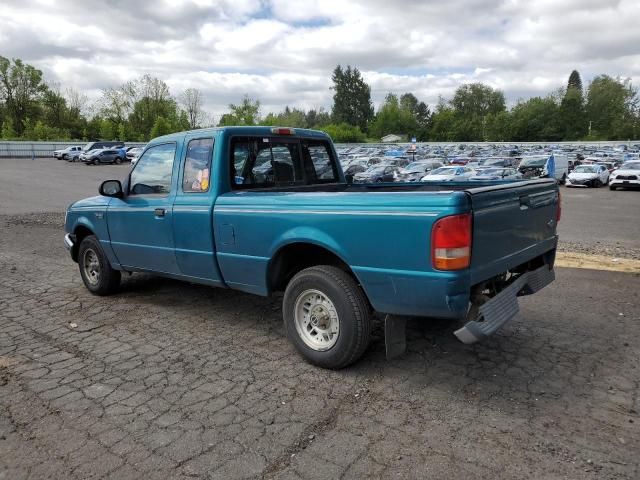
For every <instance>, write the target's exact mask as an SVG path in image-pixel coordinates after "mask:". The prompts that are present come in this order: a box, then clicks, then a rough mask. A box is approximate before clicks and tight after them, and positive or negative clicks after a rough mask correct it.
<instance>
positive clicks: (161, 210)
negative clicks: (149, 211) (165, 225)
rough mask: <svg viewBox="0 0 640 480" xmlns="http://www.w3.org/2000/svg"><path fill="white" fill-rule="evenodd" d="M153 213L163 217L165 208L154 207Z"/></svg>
mask: <svg viewBox="0 0 640 480" xmlns="http://www.w3.org/2000/svg"><path fill="white" fill-rule="evenodd" d="M153 213H154V215H155V216H156V217H164V214H165V210H164V208H156V209H155V210H154V211H153Z"/></svg>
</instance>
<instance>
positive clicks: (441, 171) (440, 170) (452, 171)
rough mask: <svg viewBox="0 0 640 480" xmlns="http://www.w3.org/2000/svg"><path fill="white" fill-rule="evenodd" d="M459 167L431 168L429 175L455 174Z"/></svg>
mask: <svg viewBox="0 0 640 480" xmlns="http://www.w3.org/2000/svg"><path fill="white" fill-rule="evenodd" d="M456 171H457V169H456V168H445V167H442V168H436V169H435V170H431V173H429V175H455V174H456Z"/></svg>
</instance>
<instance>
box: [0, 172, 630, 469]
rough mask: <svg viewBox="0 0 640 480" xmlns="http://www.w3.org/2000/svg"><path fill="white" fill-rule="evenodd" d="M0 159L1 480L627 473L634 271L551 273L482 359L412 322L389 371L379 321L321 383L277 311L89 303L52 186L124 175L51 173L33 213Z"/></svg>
mask: <svg viewBox="0 0 640 480" xmlns="http://www.w3.org/2000/svg"><path fill="white" fill-rule="evenodd" d="M3 162H5V161H4V160H2V161H0V214H1V215H0V479H2V480H4V479H7V480H9V479H10V480H14V479H23V478H25V479H27V478H28V479H31V478H33V479H41V478H54V479H86V478H113V479H118V480H121V479H129V478H132V479H140V478H144V479H147V478H151V479H153V478H159V479H166V478H220V479H232V478H268V479H313V478H319V479H324V478H446V479H451V478H461V479H462V478H464V479H467V478H492V479H493V478H514V479H515V478H518V479H522V478H570V479H573V478H589V479H590V478H593V479H602V478H612V479H637V478H639V477H640V455H638V452H640V430H639V429H640V416H639V415H638V411H639V410H640V404H639V403H640V401H639V392H640V345H639V344H638V340H637V339H638V337H639V335H640V308H639V306H638V303H639V299H638V291H639V288H638V287H639V286H640V277H639V276H638V275H637V274H632V273H618V272H604V271H595V270H578V269H564V268H561V269H558V270H557V280H556V282H555V283H554V284H553V285H552V286H550V287H549V288H546V289H545V290H543V291H541V292H540V293H538V294H537V295H534V296H531V297H524V298H522V299H521V302H520V305H521V312H520V314H519V315H518V316H517V317H516V319H514V321H513V322H511V323H510V324H508V325H507V326H506V327H505V328H504V329H503V330H501V331H500V332H499V333H498V334H497V335H496V336H494V337H492V338H491V339H489V340H488V341H486V342H484V343H481V344H476V345H471V346H469V345H464V344H461V343H459V342H458V341H457V340H456V339H455V337H454V336H453V333H452V332H453V330H455V328H456V327H457V326H456V325H454V324H452V323H450V322H443V321H434V320H427V319H416V320H412V321H411V322H410V324H409V332H408V352H407V353H406V354H405V355H404V356H402V357H400V358H397V359H395V360H393V361H386V360H385V357H384V342H383V338H382V331H381V325H380V323H377V324H376V328H375V329H374V338H373V341H372V343H371V346H370V347H369V349H368V351H367V352H366V354H365V355H364V357H363V358H362V359H361V360H360V361H359V362H358V363H357V364H356V365H354V366H353V367H350V368H347V369H344V370H341V371H338V372H333V371H327V370H322V369H319V368H315V367H313V366H310V365H308V364H306V363H305V362H304V361H303V360H302V359H301V358H300V357H299V356H298V355H297V354H296V352H295V351H294V349H293V347H292V346H291V345H289V343H288V342H287V340H286V338H285V337H284V333H283V328H282V320H281V299H280V298H260V297H255V296H250V295H247V294H243V293H239V292H233V291H226V290H220V289H212V288H208V287H204V286H196V285H190V284H185V283H180V282H176V281H172V280H167V279H161V278H156V277H152V276H147V275H133V276H130V277H125V278H124V281H123V285H122V288H121V291H120V293H119V294H117V295H115V296H112V297H107V298H100V297H95V296H92V295H91V294H89V293H88V292H87V291H86V290H85V289H84V287H83V285H82V282H81V280H80V276H79V274H78V271H77V265H76V264H74V263H73V262H72V261H71V260H70V259H69V258H68V256H67V253H66V251H65V250H64V248H63V247H62V242H61V239H62V229H61V227H60V222H61V221H62V214H61V213H60V212H61V208H59V207H58V203H63V204H64V202H66V200H67V199H66V197H67V196H69V195H70V193H69V192H68V191H66V190H65V189H64V188H63V187H64V186H65V185H66V184H65V183H64V182H65V181H66V180H60V183H57V182H58V179H57V178H56V177H55V175H56V172H73V173H67V174H65V178H68V177H70V178H71V179H72V180H70V181H69V182H68V183H69V184H71V183H72V181H75V180H74V177H73V175H77V176H78V177H79V178H85V180H84V182H85V183H86V182H88V181H90V182H93V183H94V184H95V182H96V181H97V179H96V178H94V177H98V176H100V175H105V178H106V175H111V176H113V175H112V174H111V172H113V171H115V169H119V170H117V171H119V172H120V173H123V172H124V167H113V168H112V167H104V168H100V167H97V168H95V169H90V168H87V167H84V166H80V165H72V164H62V163H59V162H54V161H48V162H49V163H48V164H46V168H48V169H49V168H50V169H51V172H52V173H50V177H49V179H50V180H49V181H50V183H49V188H50V189H51V190H53V193H52V192H51V191H49V192H48V193H47V198H46V199H44V200H43V199H35V200H34V201H33V207H32V208H31V209H29V208H26V207H24V205H20V208H17V207H14V206H12V204H11V201H10V200H8V199H7V197H8V196H9V195H10V194H9V193H7V192H9V190H8V189H5V188H4V187H5V182H6V181H9V180H7V179H11V178H12V177H11V174H10V173H7V172H8V170H6V169H5V167H4V163H3ZM43 162H44V161H43ZM43 164H44V163H43ZM12 168H13V167H12ZM16 168H17V167H16ZM18 170H19V169H18ZM18 170H16V171H18ZM85 171H86V172H87V173H84V172H85ZM81 176H83V177H81ZM87 179H89V180H87ZM52 185H57V187H53V186H52ZM56 188H58V190H57V192H58V193H56ZM65 188H66V187H65ZM70 188H71V187H70ZM82 188H85V187H80V188H79V189H78V190H82ZM72 193H73V192H72ZM89 193H90V192H89ZM563 193H564V192H563ZM612 193H614V192H612ZM621 193H622V192H621ZM84 194H85V193H84V192H80V194H78V193H76V194H75V195H74V196H73V197H72V198H76V197H80V196H82V195H84ZM582 194H583V193H581V195H582ZM590 198H596V199H597V198H598V197H595V196H594V197H590ZM617 198H621V199H622V200H620V201H622V202H628V201H630V200H629V198H631V197H630V196H629V195H626V194H625V196H624V197H623V196H620V197H617ZM635 198H636V199H637V196H636V197H635ZM25 199H26V200H25V201H27V200H28V199H27V197H26V196H25ZM45 200H46V202H48V205H50V206H53V208H51V210H53V212H52V213H39V212H44V211H46V209H47V206H46V205H42V204H43V203H45ZM588 201H589V200H584V201H580V202H578V201H576V202H575V203H576V205H578V206H576V209H577V208H583V207H582V204H584V203H588ZM611 201H617V200H616V198H614V199H613V200H611ZM56 202H58V203H56ZM66 203H68V202H66ZM23 207H24V208H23ZM584 208H589V206H588V205H586V206H584ZM625 208H626V207H625ZM596 211H598V209H596ZM602 211H604V212H606V210H602ZM30 212H31V213H30ZM573 215H574V214H573V212H572V209H568V208H565V210H564V212H563V217H564V218H563V220H565V219H567V218H569V220H568V221H567V223H568V224H569V225H571V224H572V222H577V221H576V220H575V217H573ZM594 221H596V220H594ZM602 221H603V222H604V221H609V219H603V220H602ZM576 224H577V223H576ZM584 228H585V229H588V228H589V227H588V226H585V227H584ZM598 228H600V227H598ZM624 228H628V227H624ZM635 232H636V236H637V229H635ZM622 234H623V235H625V231H624V230H623V231H622ZM577 240H580V241H582V242H584V241H585V239H584V238H582V239H577ZM577 240H576V241H577ZM637 242H638V239H637V238H636V237H633V236H631V237H629V236H628V235H627V237H625V238H623V240H622V241H621V243H620V245H622V246H623V247H624V248H626V249H631V250H634V251H636V250H637V248H638V244H637ZM613 246H615V241H613V242H612V247H613ZM594 248H599V247H598V245H595V246H594Z"/></svg>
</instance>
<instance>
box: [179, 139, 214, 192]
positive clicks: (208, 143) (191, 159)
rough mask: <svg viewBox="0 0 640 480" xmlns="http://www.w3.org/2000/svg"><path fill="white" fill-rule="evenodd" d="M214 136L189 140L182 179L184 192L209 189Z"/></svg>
mask: <svg viewBox="0 0 640 480" xmlns="http://www.w3.org/2000/svg"><path fill="white" fill-rule="evenodd" d="M212 155H213V138H198V139H194V140H190V141H189V145H188V146H187V157H186V159H185V161H184V175H183V179H182V191H183V192H207V191H209V185H210V181H209V175H210V173H211V157H212Z"/></svg>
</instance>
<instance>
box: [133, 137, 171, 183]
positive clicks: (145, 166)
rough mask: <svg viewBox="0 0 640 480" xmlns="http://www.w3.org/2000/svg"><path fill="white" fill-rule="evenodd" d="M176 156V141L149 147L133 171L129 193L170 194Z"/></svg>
mask: <svg viewBox="0 0 640 480" xmlns="http://www.w3.org/2000/svg"><path fill="white" fill-rule="evenodd" d="M175 156H176V144H175V143H165V144H162V145H155V146H153V147H150V148H148V149H147V150H146V151H145V152H144V154H143V155H142V156H141V157H140V158H139V159H138V161H137V162H136V166H135V168H134V169H133V171H132V172H131V180H130V181H129V185H130V187H129V195H148V194H168V193H169V192H170V191H171V175H172V172H173V160H174V158H175Z"/></svg>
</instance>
